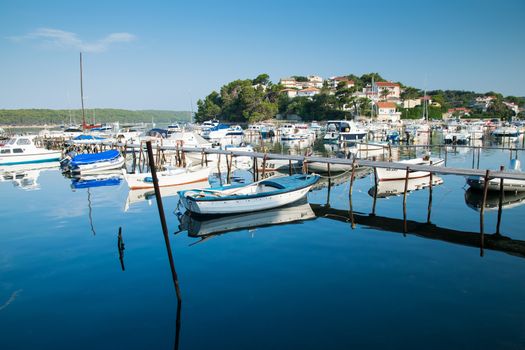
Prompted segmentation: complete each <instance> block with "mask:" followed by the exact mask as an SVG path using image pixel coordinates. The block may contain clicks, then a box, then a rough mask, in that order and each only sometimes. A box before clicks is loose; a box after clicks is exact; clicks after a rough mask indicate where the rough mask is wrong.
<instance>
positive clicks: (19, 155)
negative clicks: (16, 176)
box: [0, 136, 62, 165]
mask: <svg viewBox="0 0 525 350" xmlns="http://www.w3.org/2000/svg"><path fill="white" fill-rule="evenodd" d="M34 138H35V136H17V137H13V138H11V139H10V140H9V141H7V143H6V144H5V145H4V146H2V147H0V165H16V164H28V163H43V162H53V161H57V160H60V158H61V156H62V152H60V151H52V150H48V149H45V148H42V147H37V146H36V145H35V143H34Z"/></svg>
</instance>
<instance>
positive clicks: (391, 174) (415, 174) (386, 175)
mask: <svg viewBox="0 0 525 350" xmlns="http://www.w3.org/2000/svg"><path fill="white" fill-rule="evenodd" d="M443 163H444V161H443V160H442V159H439V160H436V161H435V162H433V166H440V165H442V164H443ZM406 165H407V166H408V167H410V165H415V164H412V163H408V162H407V163H406ZM421 165H422V164H421ZM425 165H430V164H425ZM376 171H377V179H378V181H400V180H405V178H406V170H405V169H391V168H376ZM427 176H430V173H429V172H428V171H409V172H408V179H409V180H412V179H421V178H424V177H427Z"/></svg>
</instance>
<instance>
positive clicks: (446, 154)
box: [445, 146, 448, 166]
mask: <svg viewBox="0 0 525 350" xmlns="http://www.w3.org/2000/svg"><path fill="white" fill-rule="evenodd" d="M447 158H448V151H447V146H445V166H447Z"/></svg>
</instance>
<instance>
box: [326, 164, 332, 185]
mask: <svg viewBox="0 0 525 350" xmlns="http://www.w3.org/2000/svg"><path fill="white" fill-rule="evenodd" d="M326 170H328V181H330V179H331V177H332V173H331V172H330V163H326Z"/></svg>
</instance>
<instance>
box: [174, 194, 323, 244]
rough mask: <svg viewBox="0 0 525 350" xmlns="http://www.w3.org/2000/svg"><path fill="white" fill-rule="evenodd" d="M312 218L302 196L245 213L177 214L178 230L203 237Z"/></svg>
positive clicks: (192, 235)
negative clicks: (277, 205)
mask: <svg viewBox="0 0 525 350" xmlns="http://www.w3.org/2000/svg"><path fill="white" fill-rule="evenodd" d="M314 218H315V214H314V212H313V211H312V208H311V207H310V204H309V203H308V202H307V200H306V198H303V199H301V200H299V201H296V202H294V203H291V204H288V205H286V206H284V207H279V208H275V209H269V210H262V211H256V212H251V213H246V214H237V215H221V216H213V217H202V216H195V215H191V214H189V213H188V212H185V213H184V214H180V215H179V222H180V225H179V232H181V231H187V232H188V236H190V237H200V238H205V237H211V236H215V235H219V234H223V233H227V232H232V231H238V230H243V229H254V228H258V227H266V226H273V225H280V224H286V223H292V222H295V223H299V222H302V221H305V220H310V219H314Z"/></svg>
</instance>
